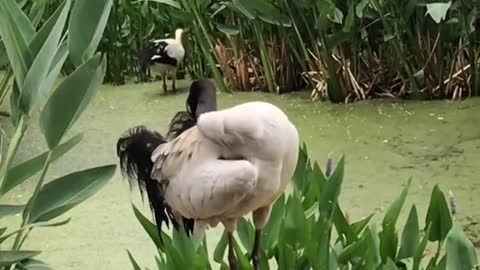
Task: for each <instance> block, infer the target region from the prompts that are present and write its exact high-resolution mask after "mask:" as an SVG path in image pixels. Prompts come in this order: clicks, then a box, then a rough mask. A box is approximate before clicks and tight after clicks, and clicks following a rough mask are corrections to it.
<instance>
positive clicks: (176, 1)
mask: <svg viewBox="0 0 480 270" xmlns="http://www.w3.org/2000/svg"><path fill="white" fill-rule="evenodd" d="M22 2H25V1H22ZM46 2H48V5H47V8H46V10H47V12H46V13H48V12H52V10H54V9H53V8H52V7H55V6H57V5H58V2H59V0H51V1H46ZM113 5H114V7H115V8H114V9H113V10H112V14H111V16H110V18H109V21H108V24H107V27H106V30H105V34H104V36H103V38H102V39H101V42H100V45H99V50H100V51H101V52H103V53H104V54H105V55H106V56H107V57H108V59H109V62H108V64H107V72H106V77H105V82H108V83H114V84H123V83H125V82H127V81H128V80H129V79H130V78H132V77H137V78H138V80H144V78H142V77H141V76H140V74H139V73H138V69H137V55H138V52H139V51H140V50H141V49H142V48H143V47H144V46H145V44H146V43H147V42H148V41H150V40H152V39H155V38H163V37H165V35H172V32H173V31H174V30H175V28H177V27H184V28H188V29H189V30H190V31H189V33H188V34H187V35H186V36H187V38H188V42H186V44H185V46H186V48H187V52H189V53H187V55H186V59H185V65H184V71H185V72H186V73H188V74H190V76H191V77H193V78H200V77H213V78H214V79H215V81H216V82H217V85H218V88H219V89H221V90H222V91H231V90H240V91H251V90H264V91H270V92H275V93H283V92H288V91H292V90H298V89H303V88H305V87H307V88H308V89H309V90H311V91H312V94H311V98H312V99H314V100H317V99H322V100H325V99H329V100H331V101H333V102H351V101H356V100H364V99H369V98H383V97H397V98H415V99H432V98H451V99H463V98H465V97H468V96H478V95H480V78H479V74H480V73H479V72H480V40H479V35H478V22H479V10H478V1H476V0H452V1H448V2H445V1H440V0H438V1H426V2H425V1H406V0H403V1H397V0H387V1H378V0H357V1H353V0H349V1H339V0H320V1H314V4H312V3H310V1H306V0H299V1H292V0H227V1H219V0H191V1H186V0H168V1H167V0H145V1H130V0H114V4H113ZM0 51H1V48H0ZM0 58H1V54H0ZM0 89H1V84H0ZM0 92H1V91H0ZM0 97H1V96H0Z"/></svg>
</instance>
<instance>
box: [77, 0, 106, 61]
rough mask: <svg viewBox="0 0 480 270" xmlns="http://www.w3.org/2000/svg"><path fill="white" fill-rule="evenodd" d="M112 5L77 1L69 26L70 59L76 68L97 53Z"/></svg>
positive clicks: (101, 0) (101, 1)
mask: <svg viewBox="0 0 480 270" xmlns="http://www.w3.org/2000/svg"><path fill="white" fill-rule="evenodd" d="M112 4H113V1H112V0H95V1H75V3H74V5H73V8H72V13H71V15H70V23H69V26H68V27H69V29H68V32H69V35H68V38H69V45H70V46H69V52H70V59H71V60H72V62H73V63H74V65H75V66H79V65H81V64H82V63H83V62H85V61H86V60H88V59H90V58H91V57H92V56H93V54H94V53H95V51H96V49H97V46H98V44H99V43H100V40H101V38H102V36H103V32H104V30H105V26H106V25H107V21H108V18H109V16H110V10H111V9H112ZM85 18H88V20H86V19H85Z"/></svg>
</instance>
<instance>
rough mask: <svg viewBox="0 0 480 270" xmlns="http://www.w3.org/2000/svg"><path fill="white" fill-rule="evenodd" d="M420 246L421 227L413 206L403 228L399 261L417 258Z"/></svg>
mask: <svg viewBox="0 0 480 270" xmlns="http://www.w3.org/2000/svg"><path fill="white" fill-rule="evenodd" d="M419 244H420V226H419V225H418V214H417V208H416V207H415V205H413V206H412V209H411V210H410V214H409V215H408V218H407V222H406V223H405V227H404V228H403V233H402V242H401V245H400V250H399V251H398V259H399V260H402V259H405V258H410V257H413V256H415V251H416V250H417V248H418V245H419Z"/></svg>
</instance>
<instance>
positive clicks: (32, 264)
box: [17, 259, 53, 270]
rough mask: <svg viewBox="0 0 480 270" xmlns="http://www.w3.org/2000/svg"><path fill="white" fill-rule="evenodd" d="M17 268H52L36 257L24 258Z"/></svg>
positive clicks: (28, 269) (42, 269)
mask: <svg viewBox="0 0 480 270" xmlns="http://www.w3.org/2000/svg"><path fill="white" fill-rule="evenodd" d="M17 268H18V269H19V270H53V269H52V268H50V266H48V264H46V263H44V262H42V261H40V260H36V259H27V260H24V261H22V262H21V263H20V264H19V265H18V266H17Z"/></svg>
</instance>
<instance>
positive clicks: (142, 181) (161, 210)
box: [117, 126, 179, 240]
mask: <svg viewBox="0 0 480 270" xmlns="http://www.w3.org/2000/svg"><path fill="white" fill-rule="evenodd" d="M166 142H167V141H166V140H165V138H163V136H162V135H160V134H159V133H157V132H154V131H150V130H148V129H146V128H145V127H144V126H138V127H134V128H131V129H129V130H128V131H127V132H126V133H125V134H124V135H123V136H122V137H121V138H120V139H119V140H118V142H117V156H118V157H119V158H120V169H121V171H122V174H123V175H124V176H125V177H126V178H127V179H128V180H129V183H130V186H132V185H133V184H135V183H137V184H138V186H139V189H140V194H141V195H142V198H143V191H144V190H146V192H147V196H148V200H149V202H150V207H151V209H152V212H153V213H154V217H155V222H156V223H157V229H158V234H159V237H160V240H162V233H161V232H162V224H163V223H164V222H165V224H166V226H167V227H169V221H170V222H172V224H173V226H174V227H175V229H177V230H178V227H179V225H178V222H177V221H176V219H175V217H174V215H173V213H172V210H171V208H170V206H169V205H168V204H167V203H166V202H165V200H164V197H163V194H162V191H161V190H160V186H159V184H158V182H157V181H156V180H154V179H152V178H151V171H152V168H153V162H152V161H151V159H150V157H151V156H152V153H153V151H154V150H155V148H157V146H159V145H160V144H163V143H166Z"/></svg>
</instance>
